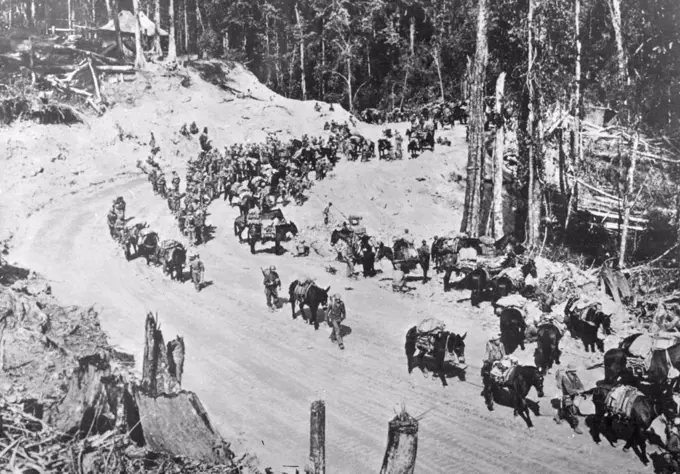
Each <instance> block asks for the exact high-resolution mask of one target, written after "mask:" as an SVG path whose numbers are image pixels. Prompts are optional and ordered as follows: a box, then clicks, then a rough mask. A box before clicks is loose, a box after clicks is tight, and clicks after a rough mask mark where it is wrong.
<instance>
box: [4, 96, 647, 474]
mask: <svg viewBox="0 0 680 474" xmlns="http://www.w3.org/2000/svg"><path fill="white" fill-rule="evenodd" d="M304 106H305V107H306V110H311V107H312V104H304ZM301 107H302V106H301ZM199 126H202V125H201V124H200V123H199ZM41 133H42V132H41ZM373 133H374V130H373ZM168 135H169V132H168ZM447 135H448V136H450V137H451V138H452V140H453V146H452V147H451V148H448V147H447V148H439V149H438V150H437V153H435V155H434V156H433V155H432V154H427V155H424V156H422V157H421V158H419V159H418V160H415V161H411V162H403V163H378V162H373V163H369V164H362V163H347V162H341V163H340V165H339V166H338V167H337V168H336V169H335V170H334V172H333V175H334V176H333V177H332V178H331V179H329V180H327V181H324V182H321V183H318V184H317V185H315V187H314V189H313V190H312V195H311V197H310V200H309V201H308V202H307V203H306V204H305V205H304V206H302V207H299V208H295V207H292V208H291V207H287V208H285V209H284V213H285V214H286V216H287V217H290V218H291V219H292V220H294V221H295V222H296V223H297V224H298V226H299V227H300V228H301V229H302V233H303V234H305V235H306V237H307V238H309V239H311V240H313V241H315V242H317V245H319V246H320V247H324V246H326V247H327V244H326V242H327V239H328V237H329V234H330V229H323V226H322V225H320V224H319V223H320V221H321V210H322V209H323V206H324V205H325V203H326V201H327V200H333V201H334V206H335V207H337V208H338V209H339V212H342V213H344V214H348V213H352V212H356V213H361V214H363V215H365V216H366V221H367V222H366V225H367V227H368V228H369V232H371V230H372V231H373V232H374V233H375V234H378V235H380V236H381V237H382V238H384V239H388V238H390V237H391V235H393V234H394V233H395V232H399V231H400V230H401V229H402V228H403V227H404V226H405V225H407V226H409V227H410V230H411V232H412V233H413V234H415V236H416V238H417V239H418V240H420V239H421V238H428V240H429V239H431V238H432V236H433V235H434V234H436V233H440V234H441V233H444V232H446V231H449V230H454V229H456V228H457V227H458V223H459V219H460V211H459V209H460V206H461V205H462V195H461V189H462V185H460V184H457V183H452V182H449V180H448V175H449V174H450V173H452V172H461V171H462V170H464V157H465V143H464V139H463V137H464V135H463V132H462V129H460V128H459V129H457V130H454V131H453V132H447ZM235 138H236V137H231V139H232V140H234V139H235ZM194 145H196V144H194ZM161 146H165V144H162V145H161ZM137 148H138V149H136V150H135V149H130V150H128V151H126V154H125V156H122V155H121V156H111V155H108V156H107V155H106V154H104V156H105V157H106V158H107V160H110V159H113V158H117V159H120V160H121V164H120V166H119V167H116V166H113V165H111V164H110V163H108V164H107V163H106V162H105V161H104V158H103V157H95V158H92V160H93V161H92V162H90V163H89V165H88V166H89V168H88V169H92V170H93V171H92V173H100V174H102V175H105V176H107V177H110V178H114V179H113V180H112V181H108V180H107V179H104V182H102V183H99V184H97V185H93V186H88V185H85V184H83V185H82V186H78V187H77V188H76V192H74V193H73V194H69V193H64V192H63V191H61V192H59V193H56V191H55V194H53V195H52V200H51V202H50V190H49V188H47V187H43V188H40V187H38V188H36V189H31V190H29V189H28V185H26V184H25V185H23V190H21V188H19V187H16V186H15V187H11V186H8V187H6V188H5V189H6V190H7V191H6V192H5V193H4V194H2V196H3V199H2V204H3V206H2V209H1V210H2V213H1V214H0V216H12V215H14V214H21V213H20V212H18V211H17V210H16V209H14V210H11V209H12V201H11V199H6V198H7V197H8V196H9V197H12V193H15V195H14V196H15V197H16V198H17V201H19V200H20V201H21V202H22V203H28V204H25V206H26V207H25V208H23V207H22V209H23V210H24V212H23V214H21V219H19V220H18V221H17V222H16V223H15V224H14V225H13V226H12V231H13V232H14V237H13V239H12V246H13V248H12V250H11V253H10V261H16V262H18V263H20V264H21V265H23V266H26V267H29V268H31V269H33V270H35V271H37V272H39V273H42V274H43V275H45V276H46V277H47V278H48V279H50V280H51V281H52V287H53V291H54V293H55V294H57V295H58V296H59V297H60V298H61V299H62V300H63V301H64V302H65V303H68V304H79V305H84V306H90V305H95V307H96V308H97V309H98V310H99V311H100V316H101V319H102V325H103V327H104V329H105V330H106V331H107V332H108V333H109V334H110V335H111V339H112V342H113V343H114V344H117V345H119V346H120V347H121V348H122V349H125V350H128V351H130V352H133V353H134V354H135V355H136V357H137V359H138V360H139V359H140V356H141V351H142V347H143V344H142V342H143V325H144V317H145V314H146V312H148V311H153V312H157V313H158V316H159V318H160V321H161V325H162V329H163V331H164V333H165V335H166V338H171V337H174V336H175V335H176V334H180V335H182V336H184V338H185V343H186V346H187V359H186V363H185V379H184V381H183V385H184V386H185V388H187V389H189V390H192V391H195V392H196V393H197V394H198V395H199V396H200V398H201V400H202V402H203V404H204V405H205V406H206V408H207V410H208V412H209V414H210V415H211V417H212V420H213V422H214V424H215V426H216V427H217V429H218V430H219V431H220V432H221V433H222V435H223V436H224V437H225V438H226V439H227V440H229V441H232V442H233V443H234V448H235V449H236V450H237V451H239V450H240V451H241V452H242V451H243V450H248V451H251V452H254V453H256V454H257V455H258V457H259V458H260V460H261V461H262V465H263V466H272V467H273V468H274V469H275V470H277V471H278V470H280V469H281V466H282V465H301V466H302V465H303V464H304V461H305V458H306V455H307V451H308V441H309V431H308V430H309V405H310V403H311V402H312V401H314V400H316V399H324V400H326V442H327V465H328V472H331V473H348V474H352V473H370V472H377V471H378V470H379V467H380V464H381V462H382V455H383V453H384V448H385V445H386V440H387V422H388V420H390V419H391V418H392V417H393V416H394V414H395V410H398V409H399V407H400V405H401V404H402V403H403V404H405V406H406V408H407V410H408V412H409V413H410V414H412V415H414V416H415V415H420V414H422V413H425V412H427V413H426V414H425V416H424V417H423V418H422V420H421V422H420V433H419V446H418V460H417V468H416V472H418V473H458V472H461V473H463V472H464V473H497V472H506V473H517V474H524V473H570V474H571V473H605V472H607V473H609V472H612V473H613V472H618V473H628V472H631V473H633V472H652V470H651V468H645V467H644V466H643V465H642V464H641V463H640V461H639V460H638V459H637V458H636V457H635V455H634V454H632V453H630V454H625V453H623V452H622V451H621V447H622V446H623V444H622V443H621V442H620V443H619V447H618V448H613V447H610V446H608V445H600V446H597V445H595V444H594V443H593V441H592V440H591V439H590V437H589V436H588V435H587V434H586V435H583V436H580V437H575V436H573V435H572V433H571V430H569V428H568V427H566V426H564V425H561V426H557V425H555V423H554V422H553V421H552V415H553V410H552V408H550V403H549V398H550V397H551V396H553V395H554V394H555V387H554V380H553V376H552V375H550V376H549V377H548V378H547V379H546V398H544V399H541V400H540V406H541V410H542V413H543V416H541V417H538V418H535V425H536V427H535V428H534V429H532V430H530V429H527V428H526V426H525V425H524V424H523V422H522V421H521V420H520V419H519V418H513V416H512V410H511V409H509V408H507V407H502V406H497V407H496V410H495V411H494V412H489V411H488V410H487V409H486V407H485V405H484V402H483V399H482V397H481V396H480V390H481V386H480V384H481V379H480V377H479V368H480V366H481V359H482V356H483V353H484V344H485V341H486V340H487V339H488V335H489V332H490V331H493V330H495V329H496V328H497V320H496V319H495V317H494V316H493V315H492V311H491V309H490V308H489V307H488V306H483V307H482V308H481V309H472V308H471V307H470V305H469V301H464V302H457V300H459V299H462V298H465V297H466V296H468V295H466V294H463V293H459V292H451V293H448V294H444V293H443V291H442V286H441V276H439V277H437V278H435V279H434V280H433V281H432V282H429V283H428V284H426V285H422V283H421V282H419V281H416V282H412V283H411V285H412V286H414V287H416V288H417V290H415V291H414V292H413V294H412V295H408V296H404V295H396V294H393V293H392V292H391V291H389V286H390V280H389V278H390V276H391V271H390V269H389V267H388V265H383V266H382V268H384V270H385V272H384V273H383V274H381V275H379V276H378V277H376V278H374V279H369V280H364V279H362V278H359V280H357V281H352V280H348V279H347V278H345V277H344V276H343V275H344V268H343V266H342V265H341V264H339V263H337V262H335V263H333V265H334V266H335V267H336V268H338V269H339V270H340V271H339V272H338V274H336V275H331V274H329V273H327V272H326V271H325V270H324V265H327V264H329V262H330V261H331V260H332V257H331V256H330V253H328V255H327V256H326V257H322V256H319V255H316V254H313V256H312V257H309V258H307V259H300V258H294V257H292V256H291V253H287V254H286V255H283V256H278V257H277V256H274V255H273V254H271V253H268V252H259V253H257V254H256V255H251V254H250V251H249V249H248V247H247V246H246V245H240V244H239V243H238V241H237V239H236V238H235V237H234V235H233V231H232V223H233V219H234V218H235V217H236V215H237V210H236V208H231V207H229V206H227V205H226V204H225V203H223V202H222V201H217V202H215V203H213V204H212V205H211V206H210V209H209V212H210V216H209V218H208V224H212V225H214V226H216V232H215V235H214V238H213V239H212V240H211V241H210V242H208V243H207V244H205V245H202V246H200V247H199V251H200V254H201V259H202V260H203V262H204V263H205V265H206V278H207V279H208V280H209V281H211V282H212V284H211V285H210V286H208V287H207V288H205V289H204V290H203V291H202V292H201V293H200V294H197V293H196V292H195V291H194V289H193V287H192V285H191V284H190V283H188V282H187V283H184V284H179V283H177V282H171V281H170V280H169V279H168V278H167V277H165V276H164V275H163V274H162V272H161V271H160V269H157V268H153V267H147V266H146V265H145V264H144V262H143V261H141V260H134V261H132V262H127V261H126V260H125V258H124V256H123V254H122V252H121V250H120V249H119V248H118V247H117V246H116V245H115V244H114V242H113V241H112V240H111V238H110V237H109V235H108V229H107V226H106V222H105V215H106V212H107V210H108V209H109V207H110V205H111V202H112V200H113V199H114V198H115V197H116V196H118V195H122V196H124V197H125V199H126V201H127V202H128V210H127V214H128V216H130V217H134V220H133V222H139V221H148V222H149V224H150V225H151V227H152V228H153V229H155V230H157V231H158V232H159V234H160V235H161V238H163V239H166V238H176V239H178V240H184V239H183V238H182V237H181V236H180V235H179V231H178V230H177V228H176V226H175V223H174V220H173V218H172V216H171V214H170V212H169V211H168V209H167V206H166V203H165V202H164V201H163V200H161V199H160V198H159V197H157V196H154V195H153V194H152V192H151V186H150V184H149V183H148V182H147V181H146V179H145V177H144V176H142V175H141V174H139V173H137V172H136V171H135V170H134V166H133V164H134V161H135V160H136V159H144V158H145V157H146V148H144V147H141V146H140V147H137ZM171 148H172V146H170V145H168V146H167V149H171ZM197 149H198V148H197V146H196V148H195V150H197ZM167 155H171V154H170V153H167ZM167 155H166V156H167ZM186 158H188V156H182V155H180V154H178V155H175V156H172V155H171V158H167V159H168V160H170V159H172V160H174V161H173V163H176V166H178V167H179V166H181V162H182V159H186ZM83 160H84V161H83V162H86V161H85V158H83ZM97 160H99V161H97ZM100 162H101V163H100ZM98 163H100V164H98ZM17 166H18V165H17ZM102 170H105V172H104V171H102ZM121 170H122V171H121ZM55 173H56V172H55ZM108 173H110V174H108ZM118 173H124V174H118ZM116 174H118V175H117V176H116ZM421 174H422V175H423V176H424V177H426V178H427V179H426V180H424V181H416V180H415V177H418V176H419V175H421ZM66 175H67V174H66V173H64V174H63V176H66ZM63 176H62V177H59V176H58V175H57V174H54V175H50V176H49V180H48V181H46V183H48V182H52V181H54V180H57V178H59V179H62V178H63ZM63 179H67V178H63ZM29 191H30V192H29ZM31 193H33V194H31ZM32 196H38V197H40V198H41V199H42V201H43V202H44V205H42V208H41V209H39V210H35V209H32V210H31V211H30V216H29V215H28V214H29V211H28V210H27V209H28V207H29V204H30V201H31V199H32ZM36 199H37V197H36ZM387 209H392V212H388V211H387ZM336 218H338V219H342V216H341V215H338V216H336ZM312 226H314V227H312ZM287 247H288V249H289V250H291V249H292V245H288V246H287ZM262 248H265V249H266V248H270V245H266V246H264V247H263V246H258V249H262ZM272 264H274V265H276V267H277V269H278V271H279V274H280V275H281V277H282V280H283V291H282V296H287V295H286V294H285V293H286V292H287V286H288V284H289V283H290V282H291V281H292V280H293V279H294V278H297V277H299V276H302V275H305V276H311V277H313V278H315V279H316V280H317V282H318V284H319V285H320V286H323V287H325V286H328V285H330V286H331V292H339V293H341V294H342V295H343V297H344V300H345V302H346V305H347V309H348V318H347V320H346V322H345V323H346V325H347V326H349V327H350V328H351V334H349V335H348V336H346V338H345V345H346V350H345V351H340V350H339V349H338V348H337V346H335V345H334V344H332V343H331V342H330V340H329V338H328V336H329V334H330V330H329V329H328V327H326V326H322V327H321V328H320V330H319V331H314V329H313V327H311V326H309V325H306V324H305V323H304V322H303V321H302V319H300V318H298V319H297V320H295V321H293V319H292V318H291V312H290V306H289V305H284V306H283V308H282V309H280V310H279V311H278V312H275V313H270V312H268V311H267V308H266V306H265V300H264V292H263V285H262V274H261V272H260V267H266V266H269V265H272ZM416 275H418V273H416ZM425 317H436V318H438V319H442V320H443V321H445V322H446V323H447V326H448V327H450V328H451V329H452V330H454V331H456V332H466V331H467V333H468V336H467V339H466V342H467V351H466V356H467V360H468V363H469V365H470V367H469V368H468V371H467V377H466V378H467V380H466V381H465V382H463V381H460V380H458V379H450V380H449V386H448V387H446V388H444V387H442V386H441V383H440V382H439V380H431V379H426V378H424V377H423V376H422V375H421V373H420V372H419V371H418V370H417V369H416V370H414V372H413V374H411V375H409V374H408V373H407V370H406V358H405V355H404V336H405V333H406V331H407V330H408V328H409V327H411V326H413V325H415V324H417V323H418V322H419V321H421V320H422V319H423V318H425ZM570 347H571V346H570ZM574 347H576V346H575V345H574ZM532 353H533V346H532V345H529V346H528V347H527V350H526V351H525V353H523V354H521V357H522V359H523V360H530V359H531V354H532ZM565 359H566V360H567V361H568V360H569V356H567V357H566V358H565ZM577 360H579V361H580V363H581V364H583V361H582V360H580V359H577ZM592 377H594V375H591V378H592ZM584 378H585V377H584ZM530 398H532V399H534V400H536V399H537V398H536V394H535V392H534V391H532V392H531V394H530ZM605 444H606V443H605Z"/></svg>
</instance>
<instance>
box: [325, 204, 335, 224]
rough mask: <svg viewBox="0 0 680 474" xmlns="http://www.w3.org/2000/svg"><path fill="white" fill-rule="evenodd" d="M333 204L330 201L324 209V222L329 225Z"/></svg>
mask: <svg viewBox="0 0 680 474" xmlns="http://www.w3.org/2000/svg"><path fill="white" fill-rule="evenodd" d="M332 205H333V203H332V202H329V203H328V206H326V207H325V209H324V210H323V224H324V225H328V219H329V215H330V213H331V206H332Z"/></svg>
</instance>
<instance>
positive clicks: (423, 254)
mask: <svg viewBox="0 0 680 474" xmlns="http://www.w3.org/2000/svg"><path fill="white" fill-rule="evenodd" d="M418 260H419V261H420V266H421V267H423V283H425V282H427V270H428V269H429V268H430V247H429V246H428V245H427V242H426V241H425V240H423V245H421V246H420V248H419V249H418Z"/></svg>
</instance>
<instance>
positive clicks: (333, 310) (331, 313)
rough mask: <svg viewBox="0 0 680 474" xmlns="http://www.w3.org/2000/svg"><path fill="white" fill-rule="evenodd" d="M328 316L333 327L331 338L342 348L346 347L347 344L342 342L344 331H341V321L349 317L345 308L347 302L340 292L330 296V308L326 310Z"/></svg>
mask: <svg viewBox="0 0 680 474" xmlns="http://www.w3.org/2000/svg"><path fill="white" fill-rule="evenodd" d="M326 316H327V320H328V325H329V326H330V327H331V328H333V331H332V332H331V335H330V339H331V341H333V342H337V343H338V347H340V349H343V350H344V349H345V345H344V344H343V343H342V333H341V331H340V328H341V323H342V322H343V321H344V320H345V318H346V317H347V311H346V310H345V303H343V301H342V298H341V297H340V295H339V294H338V293H336V294H334V295H333V296H331V297H330V301H329V302H328V310H327V311H326Z"/></svg>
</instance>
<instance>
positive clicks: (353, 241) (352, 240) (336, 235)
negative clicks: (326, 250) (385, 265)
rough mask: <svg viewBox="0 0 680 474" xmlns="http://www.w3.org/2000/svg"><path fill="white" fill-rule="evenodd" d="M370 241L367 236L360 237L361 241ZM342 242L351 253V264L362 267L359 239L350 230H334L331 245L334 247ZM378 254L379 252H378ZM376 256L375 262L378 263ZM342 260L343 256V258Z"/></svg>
mask: <svg viewBox="0 0 680 474" xmlns="http://www.w3.org/2000/svg"><path fill="white" fill-rule="evenodd" d="M364 238H366V239H370V237H368V236H366V235H365V236H362V237H361V241H363V239H364ZM340 240H342V241H344V242H345V243H346V244H347V245H348V246H349V249H350V251H351V258H352V263H354V264H355V265H362V264H363V256H362V255H361V252H360V243H361V241H360V239H358V238H357V235H356V234H355V233H354V232H352V231H351V230H349V229H348V230H343V229H335V230H333V232H332V233H331V245H335V244H337V243H338V241H340ZM378 254H379V252H378ZM378 254H376V256H375V260H376V261H378V260H379V258H378ZM343 258H344V256H343Z"/></svg>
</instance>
